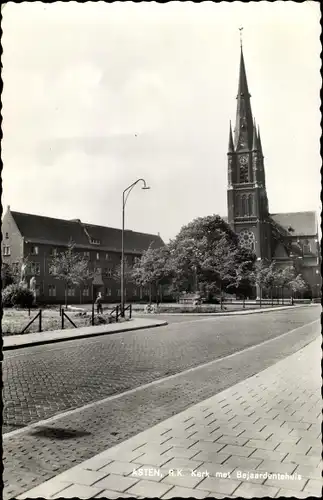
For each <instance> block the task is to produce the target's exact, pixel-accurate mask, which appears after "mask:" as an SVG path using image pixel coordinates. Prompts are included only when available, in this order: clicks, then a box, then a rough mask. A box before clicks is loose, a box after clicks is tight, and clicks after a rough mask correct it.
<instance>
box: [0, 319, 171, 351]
mask: <svg viewBox="0 0 323 500" xmlns="http://www.w3.org/2000/svg"><path fill="white" fill-rule="evenodd" d="M166 325H168V323H167V321H163V322H161V323H159V324H157V325H146V326H144V325H143V326H134V327H132V328H122V329H121V330H115V331H112V332H97V333H84V334H82V335H74V336H72V337H68V338H67V337H62V338H57V339H47V340H37V341H36V342H29V343H26V344H19V345H9V346H4V345H2V350H3V351H10V350H14V349H21V348H24V347H33V346H38V345H44V344H55V343H57V342H66V341H68V340H77V339H84V338H90V337H99V336H100V335H114V334H116V333H124V332H134V331H136V330H145V329H148V328H158V327H159V326H166Z"/></svg>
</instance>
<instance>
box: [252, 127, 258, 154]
mask: <svg viewBox="0 0 323 500" xmlns="http://www.w3.org/2000/svg"><path fill="white" fill-rule="evenodd" d="M257 149H258V137H257V127H256V120H254V122H253V136H252V151H257Z"/></svg>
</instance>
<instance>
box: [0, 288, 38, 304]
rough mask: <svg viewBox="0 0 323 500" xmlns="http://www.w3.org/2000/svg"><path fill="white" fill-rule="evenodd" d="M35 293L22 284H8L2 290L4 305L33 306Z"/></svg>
mask: <svg viewBox="0 0 323 500" xmlns="http://www.w3.org/2000/svg"><path fill="white" fill-rule="evenodd" d="M33 300H34V295H33V293H32V292H31V290H29V289H28V288H23V287H22V286H20V285H16V284H12V285H8V286H7V287H6V288H4V289H3V290H2V306H3V307H32V305H33Z"/></svg>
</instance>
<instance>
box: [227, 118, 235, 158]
mask: <svg viewBox="0 0 323 500" xmlns="http://www.w3.org/2000/svg"><path fill="white" fill-rule="evenodd" d="M228 153H234V145H233V137H232V127H231V121H230V131H229V146H228Z"/></svg>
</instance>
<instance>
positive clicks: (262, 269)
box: [251, 260, 280, 301]
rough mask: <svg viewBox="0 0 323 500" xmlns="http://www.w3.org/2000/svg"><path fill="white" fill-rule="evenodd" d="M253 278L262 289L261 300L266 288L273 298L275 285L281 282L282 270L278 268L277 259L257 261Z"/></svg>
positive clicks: (255, 283)
mask: <svg viewBox="0 0 323 500" xmlns="http://www.w3.org/2000/svg"><path fill="white" fill-rule="evenodd" d="M251 279H252V282H253V283H254V285H257V286H258V287H259V289H260V301H261V298H262V292H263V290H264V289H265V290H269V291H270V294H271V298H273V287H274V286H276V285H278V284H279V283H280V271H279V270H277V268H276V263H275V261H272V262H270V263H269V262H267V261H266V260H260V261H257V262H256V263H255V266H254V270H253V272H252V274H251Z"/></svg>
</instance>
